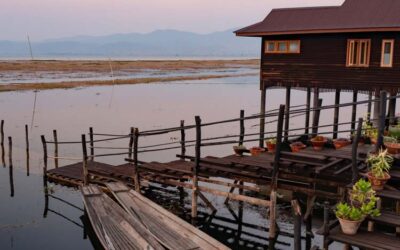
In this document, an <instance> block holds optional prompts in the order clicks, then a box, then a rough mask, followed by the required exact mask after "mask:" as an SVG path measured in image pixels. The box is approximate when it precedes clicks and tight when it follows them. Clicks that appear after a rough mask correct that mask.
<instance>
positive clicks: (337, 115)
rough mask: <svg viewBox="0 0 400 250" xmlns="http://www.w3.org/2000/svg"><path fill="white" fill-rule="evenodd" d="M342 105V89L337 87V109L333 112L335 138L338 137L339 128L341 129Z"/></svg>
mask: <svg viewBox="0 0 400 250" xmlns="http://www.w3.org/2000/svg"><path fill="white" fill-rule="evenodd" d="M339 105H340V89H336V92H335V110H334V114H333V139H337V138H338V130H339V125H338V123H339V111H340V108H339Z"/></svg>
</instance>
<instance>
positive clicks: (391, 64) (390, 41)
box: [381, 39, 395, 68]
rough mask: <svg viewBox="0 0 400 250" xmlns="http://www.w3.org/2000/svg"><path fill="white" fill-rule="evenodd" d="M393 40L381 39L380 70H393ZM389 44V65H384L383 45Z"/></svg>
mask: <svg viewBox="0 0 400 250" xmlns="http://www.w3.org/2000/svg"><path fill="white" fill-rule="evenodd" d="M394 42H395V40H394V39H383V40H382V50H381V68H393V57H394ZM386 43H390V52H391V54H390V63H389V64H385V62H384V61H385V44H386Z"/></svg>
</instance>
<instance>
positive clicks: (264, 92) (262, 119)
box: [259, 83, 267, 147]
mask: <svg viewBox="0 0 400 250" xmlns="http://www.w3.org/2000/svg"><path fill="white" fill-rule="evenodd" d="M266 99H267V88H266V87H265V85H264V83H262V84H261V111H260V140H259V146H260V147H263V146H264V138H265V137H264V134H265V112H266V107H265V106H266Z"/></svg>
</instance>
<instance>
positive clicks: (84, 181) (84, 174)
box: [82, 134, 89, 186]
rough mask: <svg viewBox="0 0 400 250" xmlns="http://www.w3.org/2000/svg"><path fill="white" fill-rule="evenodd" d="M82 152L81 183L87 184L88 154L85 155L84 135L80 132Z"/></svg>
mask: <svg viewBox="0 0 400 250" xmlns="http://www.w3.org/2000/svg"><path fill="white" fill-rule="evenodd" d="M82 153H83V161H82V167H83V176H82V177H83V178H82V179H83V185H84V186H87V185H89V171H88V161H87V160H88V156H87V148H86V136H85V135H84V134H82Z"/></svg>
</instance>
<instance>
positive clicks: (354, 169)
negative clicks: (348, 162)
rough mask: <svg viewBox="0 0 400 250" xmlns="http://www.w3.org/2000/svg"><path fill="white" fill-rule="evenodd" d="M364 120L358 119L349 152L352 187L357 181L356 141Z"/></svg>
mask: <svg viewBox="0 0 400 250" xmlns="http://www.w3.org/2000/svg"><path fill="white" fill-rule="evenodd" d="M363 122H364V120H363V118H360V119H358V126H357V132H356V135H355V136H354V141H353V145H352V150H351V158H352V184H353V185H354V184H355V183H356V182H357V181H358V176H359V174H358V159H357V158H358V141H359V139H360V137H361V130H362V124H363Z"/></svg>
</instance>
